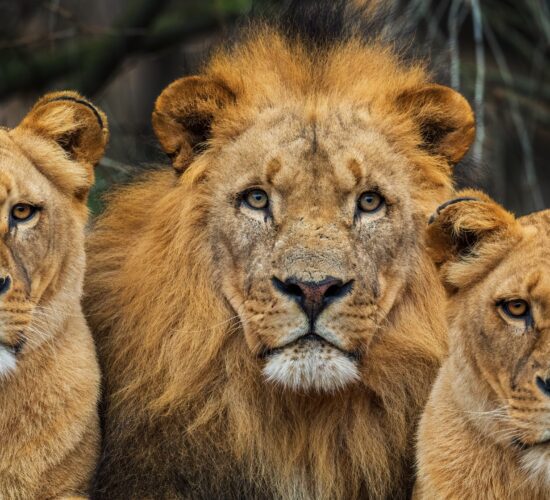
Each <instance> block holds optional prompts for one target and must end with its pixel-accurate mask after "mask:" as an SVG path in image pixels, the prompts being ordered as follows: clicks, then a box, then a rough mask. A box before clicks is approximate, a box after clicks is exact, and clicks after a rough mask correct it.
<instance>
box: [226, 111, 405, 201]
mask: <svg viewBox="0 0 550 500" xmlns="http://www.w3.org/2000/svg"><path fill="white" fill-rule="evenodd" d="M228 163H231V164H232V165H234V166H235V168H236V170H235V168H232V169H231V175H232V176H233V177H236V178H239V177H246V175H248V174H251V173H256V174H257V175H258V176H262V175H264V176H265V174H266V172H269V173H270V176H271V177H270V181H274V182H276V183H277V184H278V187H281V188H284V187H286V188H288V191H289V192H300V191H303V192H306V191H311V189H312V188H314V187H317V188H318V187H319V186H320V185H321V187H324V188H326V189H325V193H326V192H329V191H330V190H331V189H330V188H336V189H337V190H339V191H342V190H344V191H346V190H348V191H351V190H352V189H353V188H354V187H355V186H356V185H357V184H358V183H359V182H360V181H361V180H362V181H363V182H365V181H368V182H370V183H371V184H376V185H384V184H385V183H386V184H391V185H394V184H395V185H397V186H404V185H406V183H407V179H408V178H409V175H408V172H407V168H404V167H405V166H408V161H407V160H406V159H405V158H404V157H403V156H402V155H400V154H399V153H398V152H397V151H395V150H394V149H393V148H392V146H391V144H390V143H389V141H388V140H387V139H386V137H384V135H383V134H382V133H381V132H380V131H379V130H378V129H377V128H376V123H375V121H373V120H372V119H371V117H370V115H369V114H368V111H366V110H363V109H357V110H354V109H352V107H351V106H347V105H341V106H335V107H333V108H322V110H321V111H319V112H316V110H315V109H311V108H308V107H303V108H298V107H285V106H283V107H280V108H276V109H273V108H269V109H266V110H263V111H261V112H259V113H258V114H257V116H255V118H254V123H253V125H251V126H250V127H249V128H248V129H247V130H246V131H244V132H243V133H242V134H240V135H239V136H238V137H237V138H236V139H234V140H232V141H231V142H229V143H228V144H226V145H225V146H224V147H223V148H222V151H221V155H220V157H219V164H221V165H227V164H228ZM274 163H276V164H277V168H275V169H274V168H273V165H274ZM365 177H368V179H365ZM262 180H263V179H262ZM398 189H399V187H398Z"/></svg>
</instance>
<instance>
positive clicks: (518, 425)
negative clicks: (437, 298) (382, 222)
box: [416, 190, 550, 499]
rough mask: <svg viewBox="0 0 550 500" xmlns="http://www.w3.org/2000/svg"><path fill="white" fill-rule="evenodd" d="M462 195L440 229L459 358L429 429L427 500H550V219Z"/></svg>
mask: <svg viewBox="0 0 550 500" xmlns="http://www.w3.org/2000/svg"><path fill="white" fill-rule="evenodd" d="M457 196H458V198H457V199H456V200H454V201H452V202H450V203H448V204H446V205H444V207H445V208H443V209H441V210H438V213H436V214H435V215H434V219H433V223H432V225H431V227H430V230H429V243H430V252H431V254H432V255H433V256H434V260H435V262H436V263H437V265H438V267H439V270H440V274H441V279H442V281H443V283H444V284H445V286H446V288H447V290H448V293H449V308H448V309H449V310H448V314H449V323H450V340H451V348H450V351H451V352H450V356H449V358H448V359H447V360H446V361H445V363H444V364H443V366H442V368H441V372H440V374H439V376H438V378H437V381H436V382H435V384H434V388H433V391H432V394H431V396H430V399H429V402H428V404H427V406H426V410H425V413H424V415H423V417H422V421H421V424H420V429H419V435H418V476H417V477H418V481H417V486H416V497H417V498H420V499H424V498H425V499H438V498H480V497H483V498H495V499H496V498H498V499H516V498H522V499H523V498H529V499H531V498H532V499H546V498H550V448H549V444H548V438H549V437H550V435H549V432H548V430H549V428H550V323H549V318H550V250H549V249H550V211H548V210H546V211H542V212H538V213H534V214H531V215H528V216H524V217H520V218H517V219H516V218H515V217H514V216H513V215H512V214H510V213H508V212H507V211H506V210H504V208H502V207H500V206H499V205H498V204H497V203H495V202H494V201H492V200H491V199H490V198H489V197H487V196H486V195H484V194H483V193H480V192H477V191H473V190H468V191H465V192H461V193H457ZM465 235H467V237H465ZM517 300H520V301H523V302H521V304H523V305H524V306H525V314H522V315H520V317H513V316H512V315H511V314H510V312H508V313H507V312H506V309H505V304H506V303H507V302H509V301H512V302H514V301H517Z"/></svg>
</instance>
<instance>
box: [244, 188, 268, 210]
mask: <svg viewBox="0 0 550 500" xmlns="http://www.w3.org/2000/svg"><path fill="white" fill-rule="evenodd" d="M245 201H246V203H248V205H249V206H250V207H252V208H255V209H258V210H259V209H263V208H265V207H266V206H267V204H268V197H267V194H266V193H264V192H263V191H262V190H260V189H256V190H253V191H250V192H248V193H247V194H246V197H245Z"/></svg>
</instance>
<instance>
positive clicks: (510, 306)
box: [500, 299, 529, 319]
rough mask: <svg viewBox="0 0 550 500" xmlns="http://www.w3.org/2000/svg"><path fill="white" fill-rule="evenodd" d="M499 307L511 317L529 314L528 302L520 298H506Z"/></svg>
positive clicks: (522, 316)
mask: <svg viewBox="0 0 550 500" xmlns="http://www.w3.org/2000/svg"><path fill="white" fill-rule="evenodd" d="M500 307H501V308H502V310H503V311H504V313H505V314H507V315H508V316H510V317H511V318H519V319H520V318H525V317H526V316H527V315H528V314H529V304H528V303H527V302H526V301H525V300H522V299H514V300H507V301H505V302H503V303H502V304H501V306H500Z"/></svg>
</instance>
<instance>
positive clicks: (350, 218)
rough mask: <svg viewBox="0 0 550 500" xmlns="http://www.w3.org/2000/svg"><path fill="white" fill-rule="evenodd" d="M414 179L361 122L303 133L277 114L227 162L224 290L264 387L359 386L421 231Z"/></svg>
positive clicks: (216, 217) (221, 199)
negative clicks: (260, 370) (352, 131)
mask: <svg viewBox="0 0 550 500" xmlns="http://www.w3.org/2000/svg"><path fill="white" fill-rule="evenodd" d="M358 121H359V122H360V123H362V124H363V127H364V128H362V129H358V127H357V126H356V127H355V134H356V135H354V136H353V137H350V136H349V135H348V134H347V132H346V131H348V130H349V129H350V128H351V127H352V123H354V122H355V123H356V122H358ZM358 137H359V138H358ZM409 168H410V165H409V164H408V162H407V160H406V159H405V158H403V157H401V156H400V155H398V154H397V153H395V152H394V151H392V149H391V147H390V146H389V145H388V144H387V142H386V141H384V139H383V138H382V137H380V136H379V135H378V134H376V133H375V132H373V131H372V130H369V119H368V115H367V114H363V115H361V114H360V113H353V114H352V113H350V114H349V115H348V116H346V114H345V113H341V115H340V117H339V120H334V117H332V119H331V118H329V117H327V119H322V120H320V119H318V120H317V121H316V123H314V124H308V123H307V121H306V120H304V119H303V118H301V117H300V116H299V115H298V114H292V113H289V112H288V111H287V110H280V111H278V112H273V111H270V112H268V113H265V114H264V115H262V116H260V117H259V119H258V120H257V121H256V123H255V125H254V126H253V127H252V128H250V129H249V130H248V131H247V132H246V133H244V134H243V135H242V136H241V137H239V138H238V140H236V141H235V143H234V144H232V145H231V146H230V147H227V148H224V149H223V150H222V151H221V154H220V155H219V156H218V158H217V159H216V165H215V167H214V168H213V170H214V171H215V172H216V173H215V174H213V179H212V183H213V186H214V187H213V189H214V190H215V198H216V203H215V207H216V208H215V210H214V211H213V212H212V214H211V217H210V224H211V232H212V238H213V240H215V241H216V242H218V243H217V244H216V245H215V246H214V248H215V252H216V256H217V260H218V261H219V267H220V269H223V270H224V272H222V273H220V275H219V280H220V282H221V286H222V291H223V293H224V295H225V297H226V298H227V300H228V301H229V302H230V304H231V305H232V307H233V309H234V310H235V311H236V312H237V314H238V315H239V317H240V320H241V322H242V325H243V327H244V332H245V336H246V340H247V343H248V345H249V347H250V349H251V350H252V352H253V354H254V355H255V356H257V357H258V359H259V360H260V362H261V364H262V366H263V372H264V374H265V376H266V377H267V379H269V380H272V381H274V382H277V383H280V384H283V385H285V386H288V387H291V388H294V389H309V388H315V389H319V390H332V389H336V388H340V387H342V386H344V385H346V384H348V383H350V382H353V381H354V380H357V379H359V371H360V368H361V363H362V362H364V360H365V359H368V347H369V344H370V342H371V341H372V339H373V337H374V336H375V333H376V330H377V327H378V325H380V324H381V322H383V321H384V319H385V317H386V315H387V313H388V311H389V310H391V307H392V303H393V301H394V299H395V297H396V294H397V293H398V292H399V291H400V289H401V288H402V284H403V282H404V281H405V279H406V271H405V270H406V269H408V268H410V265H409V262H410V260H411V259H412V258H414V255H415V253H416V252H417V246H418V234H419V233H420V225H421V224H422V223H424V217H422V216H421V210H420V209H419V207H418V204H415V200H414V198H413V195H411V192H412V191H413V189H412V187H411V185H410V179H409V176H408V169H409ZM220 235H222V236H221V237H220Z"/></svg>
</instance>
